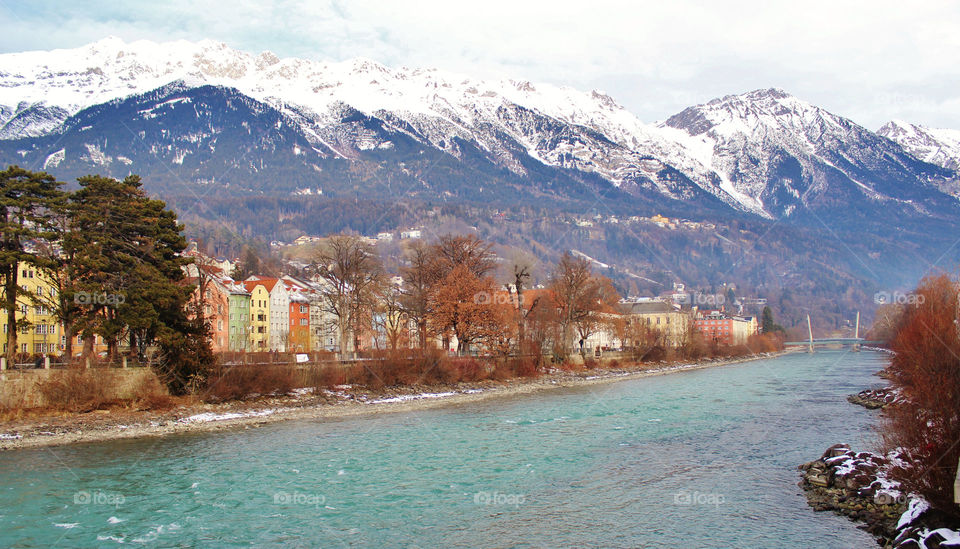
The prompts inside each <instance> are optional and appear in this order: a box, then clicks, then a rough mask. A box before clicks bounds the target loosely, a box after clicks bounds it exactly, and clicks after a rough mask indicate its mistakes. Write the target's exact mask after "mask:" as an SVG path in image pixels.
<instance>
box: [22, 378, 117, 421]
mask: <svg viewBox="0 0 960 549" xmlns="http://www.w3.org/2000/svg"><path fill="white" fill-rule="evenodd" d="M110 374H111V372H109V371H105V370H101V369H98V368H90V369H75V368H71V369H69V370H63V371H56V372H50V374H49V376H48V377H47V378H46V379H44V380H42V381H40V382H38V383H37V390H38V391H39V392H40V394H41V395H43V399H44V400H45V401H46V403H47V404H48V406H49V407H51V408H54V409H58V410H65V411H68V412H89V411H92V410H96V409H98V408H100V407H102V406H104V405H105V404H108V403H110V402H112V399H113V395H114V391H115V386H116V383H115V379H114V376H113V375H110Z"/></svg>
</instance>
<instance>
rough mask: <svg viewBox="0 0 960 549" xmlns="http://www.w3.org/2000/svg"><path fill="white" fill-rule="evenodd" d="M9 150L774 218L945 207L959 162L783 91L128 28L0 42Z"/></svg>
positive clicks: (261, 178)
mask: <svg viewBox="0 0 960 549" xmlns="http://www.w3.org/2000/svg"><path fill="white" fill-rule="evenodd" d="M228 143H229V145H227V144H228ZM0 153H2V154H3V156H8V157H10V158H6V159H5V160H6V161H8V162H13V161H18V162H22V163H29V164H31V165H33V166H34V167H36V168H40V167H44V168H46V169H50V170H54V171H55V172H57V173H59V172H64V173H67V174H68V175H75V174H74V172H77V173H86V172H88V171H93V170H105V169H106V170H107V171H110V170H113V171H116V172H117V174H116V175H123V174H124V173H125V171H129V170H131V169H134V168H135V169H136V171H138V172H140V173H143V174H144V175H145V176H147V180H148V181H150V180H151V177H152V178H153V179H158V180H169V181H173V182H176V183H177V184H178V185H181V184H182V185H189V184H210V183H216V184H220V185H224V186H225V187H230V188H232V189H236V190H238V191H243V192H249V193H258V194H260V193H263V194H269V193H287V194H289V193H295V192H298V191H299V190H302V189H318V188H324V187H325V188H326V189H327V192H333V193H337V192H351V193H357V192H360V190H361V188H366V190H367V191H368V192H386V193H388V194H389V195H390V196H404V195H410V194H415V195H419V196H425V197H429V196H435V197H442V198H449V197H459V198H464V199H465V198H468V197H472V198H473V199H481V198H483V199H486V198H484V197H487V196H489V195H491V193H492V196H494V197H499V198H501V199H513V198H517V199H519V197H526V198H527V199H530V200H539V199H541V198H550V199H556V200H561V199H565V198H572V199H576V200H581V201H583V202H584V203H590V202H596V201H597V200H601V201H603V200H607V201H612V203H616V204H617V205H618V206H621V207H624V208H629V207H631V205H635V206H636V207H646V208H666V209H667V210H671V211H682V210H690V209H706V210H710V211H720V210H723V209H724V208H726V209H727V210H730V209H732V211H734V212H741V213H746V214H756V215H759V216H761V217H766V218H783V217H797V216H801V217H802V212H804V211H806V210H810V211H818V210H823V209H824V208H826V209H827V210H830V209H831V208H832V209H836V208H838V207H841V206H843V207H844V208H846V209H847V210H848V211H853V212H856V211H860V212H861V213H862V214H863V215H866V216H869V215H873V213H874V212H873V211H872V208H874V207H882V208H893V209H894V210H896V211H897V212H898V213H899V212H904V213H905V214H907V215H919V216H924V215H932V214H934V213H937V212H936V211H935V210H936V209H937V208H940V207H943V206H942V204H941V205H939V206H938V205H937V204H938V202H943V195H942V193H941V192H940V190H939V189H941V188H944V187H945V186H946V185H948V182H950V181H951V180H954V179H956V174H955V172H954V171H952V170H951V169H947V168H944V167H937V166H933V165H930V164H927V163H925V162H923V161H920V160H918V159H916V158H914V156H911V155H910V154H907V153H906V152H905V151H904V150H903V148H902V147H901V146H899V145H897V144H896V143H894V142H892V141H890V140H888V139H884V138H882V137H879V136H877V135H876V134H874V133H872V132H870V131H868V130H866V129H864V128H862V127H860V126H857V125H856V124H854V123H853V122H851V121H849V120H846V119H844V118H841V117H839V116H836V115H833V114H831V113H828V112H826V111H824V110H823V109H820V108H818V107H815V106H813V105H810V104H809V103H806V102H804V101H801V100H799V99H797V98H794V97H792V96H790V95H788V94H786V93H785V92H783V91H781V90H758V91H754V92H750V93H746V94H742V95H736V96H728V97H724V98H722V99H717V100H714V101H711V102H709V103H707V104H704V105H698V106H695V107H690V108H689V109H686V110H684V111H683V112H681V113H679V114H677V115H674V116H673V117H670V118H669V119H667V120H666V121H665V122H663V123H661V124H645V123H643V122H642V121H640V120H639V119H637V118H636V116H634V115H633V114H632V113H630V112H629V111H627V110H626V109H624V108H623V107H622V106H620V105H619V104H617V103H616V101H615V100H614V99H613V98H611V97H609V96H607V95H605V94H603V93H602V92H598V91H593V92H589V93H585V92H581V91H578V90H574V89H572V88H568V87H558V86H552V85H544V84H533V83H531V82H527V81H516V80H500V81H484V80H477V79H474V78H470V77H468V76H463V75H458V74H454V73H447V72H442V71H437V70H432V69H409V68H399V69H392V68H388V67H385V66H383V65H381V64H378V63H376V62H374V61H371V60H367V59H355V60H351V61H345V62H338V63H332V62H331V63H327V62H319V61H309V60H303V59H280V58H278V57H277V56H275V55H273V54H272V53H270V52H264V53H261V54H259V55H252V54H249V53H245V52H241V51H237V50H233V49H230V48H228V47H227V46H226V45H224V44H222V43H218V42H212V41H201V42H185V41H180V42H171V43H165V44H156V43H153V42H148V41H137V42H133V43H125V42H123V41H121V40H119V39H117V38H108V39H105V40H101V41H99V42H96V43H93V44H90V45H87V46H84V47H81V48H77V49H72V50H54V51H49V52H25V53H16V54H5V55H0ZM148 169H149V170H152V171H151V172H150V173H144V172H146V171H147V170H148ZM278 172H279V173H283V174H284V177H283V178H277V177H276V174H277V173H278ZM267 174H272V177H269V178H268V176H267ZM824 211H825V210H824Z"/></svg>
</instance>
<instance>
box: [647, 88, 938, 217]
mask: <svg viewBox="0 0 960 549" xmlns="http://www.w3.org/2000/svg"><path fill="white" fill-rule="evenodd" d="M662 126H663V127H669V128H675V129H678V130H682V131H683V132H684V134H685V135H686V136H687V137H689V138H691V139H696V140H699V141H701V142H702V143H704V144H705V146H706V147H707V148H709V149H711V154H710V156H709V160H708V162H709V165H710V166H711V167H712V168H713V169H714V170H715V171H716V173H717V174H718V175H719V176H720V177H721V178H722V179H723V180H724V187H727V186H729V187H732V188H733V189H734V190H733V191H731V193H734V192H736V193H741V194H743V195H745V196H747V197H749V199H752V200H755V201H756V202H757V204H758V205H759V206H760V207H762V208H763V209H764V211H766V212H767V213H769V214H771V215H772V216H773V217H777V218H781V217H791V216H793V217H800V218H803V217H805V214H806V216H807V217H809V216H810V215H813V216H820V217H822V216H823V215H834V214H838V213H844V212H845V215H846V216H849V215H850V214H851V213H854V212H859V213H860V214H861V215H865V216H869V215H871V211H872V210H873V211H876V210H880V209H882V210H884V211H886V212H887V214H890V215H901V216H908V217H917V218H921V217H925V216H929V215H947V216H953V215H956V214H955V212H956V208H955V205H953V204H951V205H949V206H947V207H946V208H944V207H943V199H944V197H943V195H942V194H941V193H940V191H939V188H940V187H939V185H940V184H942V183H943V182H945V181H948V180H950V179H951V178H954V177H955V176H956V174H955V173H954V172H952V171H950V170H948V169H945V168H942V167H939V166H933V165H930V164H927V163H925V162H923V161H920V160H918V159H916V158H914V157H913V156H911V155H910V154H907V153H906V152H905V151H904V150H903V149H902V148H901V147H899V146H898V145H896V144H895V143H892V142H890V141H889V140H887V139H884V138H882V137H880V136H878V135H876V134H874V133H872V132H870V131H869V130H867V129H865V128H863V127H861V126H859V125H857V124H855V123H853V122H851V121H850V120H847V119H845V118H842V117H839V116H836V115H834V114H831V113H829V112H827V111H825V110H824V109H821V108H819V107H816V106H814V105H811V104H809V103H807V102H804V101H802V100H799V99H797V98H795V97H793V96H791V95H789V94H787V93H786V92H784V91H782V90H778V89H769V90H756V91H753V92H749V93H745V94H742V95H732V96H727V97H724V98H721V99H715V100H713V101H710V102H709V103H706V104H704V105H697V106H694V107H690V108H688V109H686V110H684V111H682V112H680V113H678V114H676V115H674V116H672V117H670V118H668V119H667V120H666V121H665V122H664V123H663V124H662Z"/></svg>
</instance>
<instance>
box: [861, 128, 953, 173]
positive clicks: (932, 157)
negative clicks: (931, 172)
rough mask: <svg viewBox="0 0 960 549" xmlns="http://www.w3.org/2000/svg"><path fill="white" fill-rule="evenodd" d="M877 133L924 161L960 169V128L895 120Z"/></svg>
mask: <svg viewBox="0 0 960 549" xmlns="http://www.w3.org/2000/svg"><path fill="white" fill-rule="evenodd" d="M877 134H878V135H882V136H883V137H886V138H887V139H890V140H891V141H894V142H895V143H897V144H898V145H900V146H901V147H903V149H904V150H906V151H907V152H909V153H910V154H912V155H913V156H916V157H917V158H919V159H921V160H923V161H924V162H929V163H930V164H936V165H938V166H942V167H944V168H946V169H948V170H954V171H956V170H957V169H960V130H945V129H938V128H927V127H925V126H919V125H917V124H910V123H909V122H903V121H901V120H893V121H890V122H887V123H886V124H884V125H883V126H882V127H881V128H880V129H879V130H877Z"/></svg>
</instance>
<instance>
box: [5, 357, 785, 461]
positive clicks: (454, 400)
mask: <svg viewBox="0 0 960 549" xmlns="http://www.w3.org/2000/svg"><path fill="white" fill-rule="evenodd" d="M787 352H789V351H784V352H781V353H764V354H760V355H754V356H751V357H741V358H734V359H711V360H706V361H702V362H696V363H685V364H673V365H670V364H666V365H637V366H632V367H624V368H619V369H610V370H606V369H605V370H599V369H598V370H587V371H582V372H565V371H556V370H555V371H552V372H549V373H547V374H544V375H541V376H540V377H537V378H533V379H514V380H509V381H503V382H495V381H483V382H478V383H458V384H456V385H445V386H436V385H432V386H411V387H394V388H387V389H384V390H381V391H375V392H372V391H367V390H365V389H363V388H358V387H353V386H337V387H335V388H334V389H335V390H333V391H322V392H320V393H317V394H314V393H313V392H312V391H311V390H308V389H299V390H295V391H293V393H292V394H288V395H283V396H271V397H260V398H257V399H256V400H248V401H232V402H227V403H222V404H202V403H193V404H188V405H181V406H178V407H176V408H174V409H171V410H168V411H165V412H157V411H139V410H128V409H111V410H96V411H94V412H90V413H85V414H70V415H62V416H55V417H51V416H46V417H36V418H26V419H16V420H13V421H7V422H4V424H3V425H2V426H0V451H3V450H16V449H21V448H37V447H45V446H59V445H65V444H74V443H82V442H100V441H107V440H117V439H126V438H141V437H156V436H166V435H171V434H176V433H189V432H209V431H220V430H227V429H238V428H255V427H259V426H262V425H265V424H268V423H274V422H278V421H287V420H294V419H334V418H340V417H349V416H357V415H364V414H379V413H391V412H408V411H414V410H420V409H428V408H436V407H441V406H454V405H460V404H466V403H471V402H479V401H484V400H489V399H494V398H504V397H511V396H518V395H524V394H531V393H536V392H540V391H545V390H550V389H557V388H563V387H582V386H588V385H595V384H601V383H610V382H614V381H622V380H627V379H638V378H643V377H649V376H657V375H665V374H672V373H679V372H687V371H694V370H700V369H704V368H713V367H718V366H725V365H730V364H738V363H743V362H749V361H754V360H761V359H769V358H775V357H778V356H782V355H783V354H786V353H787Z"/></svg>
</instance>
